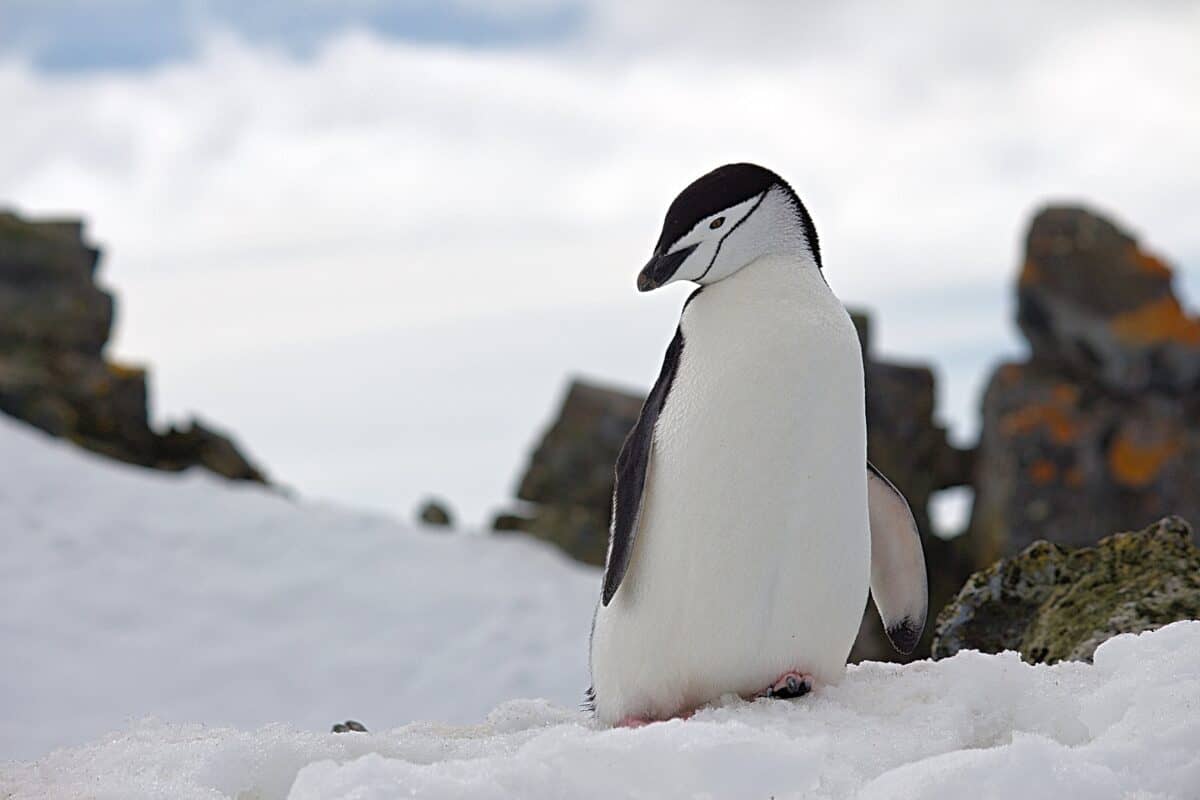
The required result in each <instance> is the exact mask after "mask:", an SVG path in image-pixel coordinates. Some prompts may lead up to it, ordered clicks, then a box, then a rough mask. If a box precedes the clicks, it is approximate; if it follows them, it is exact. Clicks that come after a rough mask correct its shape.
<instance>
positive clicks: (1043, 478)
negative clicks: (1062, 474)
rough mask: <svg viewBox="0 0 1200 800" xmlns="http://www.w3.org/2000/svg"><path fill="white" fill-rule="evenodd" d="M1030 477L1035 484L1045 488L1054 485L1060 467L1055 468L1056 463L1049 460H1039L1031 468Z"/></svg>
mask: <svg viewBox="0 0 1200 800" xmlns="http://www.w3.org/2000/svg"><path fill="white" fill-rule="evenodd" d="M1029 477H1030V478H1032V479H1033V482H1034V483H1036V484H1038V485H1040V486H1045V485H1046V484H1048V483H1053V482H1054V479H1055V478H1057V477H1058V467H1056V466H1054V462H1053V461H1050V460H1049V459H1045V458H1039V459H1038V460H1037V461H1035V462H1033V463H1032V464H1031V465H1030V466H1029Z"/></svg>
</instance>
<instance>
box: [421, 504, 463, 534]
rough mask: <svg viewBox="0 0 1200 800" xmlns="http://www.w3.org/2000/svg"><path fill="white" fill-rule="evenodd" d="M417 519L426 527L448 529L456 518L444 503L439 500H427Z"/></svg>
mask: <svg viewBox="0 0 1200 800" xmlns="http://www.w3.org/2000/svg"><path fill="white" fill-rule="evenodd" d="M417 519H418V520H420V521H421V522H422V523H424V524H425V525H431V526H433V527H438V528H448V527H450V526H451V525H453V524H454V516H453V515H452V514H451V513H450V509H448V508H447V507H446V506H445V504H444V503H439V502H438V501H437V500H426V501H425V503H424V504H423V505H422V506H421V510H420V511H418V512H417Z"/></svg>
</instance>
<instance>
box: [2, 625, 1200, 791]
mask: <svg viewBox="0 0 1200 800" xmlns="http://www.w3.org/2000/svg"><path fill="white" fill-rule="evenodd" d="M1198 789H1200V622H1180V623H1176V624H1174V625H1171V626H1169V627H1167V628H1163V629H1161V630H1159V631H1155V632H1153V633H1146V634H1141V635H1140V636H1133V635H1128V636H1121V637H1118V638H1116V639H1113V640H1111V641H1109V642H1107V643H1105V644H1104V645H1103V646H1101V648H1100V649H1099V650H1098V651H1097V652H1096V663H1095V665H1089V664H1078V663H1071V664H1061V665H1058V666H1053V667H1045V666H1038V667H1033V666H1029V665H1027V664H1023V663H1022V662H1021V661H1020V660H1019V659H1018V658H1017V657H1016V656H1015V655H1013V654H1005V655H1001V656H985V655H980V654H978V653H969V652H968V653H960V654H959V655H957V656H955V657H954V658H952V659H948V660H946V661H940V662H937V663H929V662H921V663H916V664H912V665H909V666H904V667H901V666H895V665H885V664H865V665H863V666H860V667H852V668H851V669H850V671H849V673H848V674H847V676H846V677H845V679H844V680H843V681H842V683H841V684H840V685H838V686H833V687H823V688H820V689H818V690H817V691H816V692H815V693H814V694H812V695H810V696H808V697H805V698H801V699H799V700H795V701H768V700H760V701H757V702H755V703H746V702H743V701H740V700H736V699H733V698H730V699H728V701H727V702H726V703H724V704H723V705H721V706H720V707H716V708H712V709H708V710H704V711H701V712H700V713H699V714H697V715H696V716H695V717H693V718H692V719H690V720H688V721H686V722H684V721H672V722H666V723H657V724H654V725H650V726H647V727H645V728H641V729H637V730H603V729H599V728H597V727H596V726H595V725H594V724H593V723H591V722H590V721H588V720H586V719H585V718H583V717H582V716H581V715H580V714H579V713H578V712H575V711H571V710H566V709H563V708H559V707H555V706H552V705H550V704H548V703H546V702H544V701H534V700H519V701H514V702H510V703H507V704H505V705H503V706H501V707H500V708H499V709H497V710H496V711H494V712H493V713H492V714H491V715H490V716H489V717H488V721H487V722H486V723H485V724H482V725H477V726H470V727H453V726H446V725H435V724H429V723H417V724H413V725H408V726H406V727H402V728H397V729H396V730H393V731H389V732H387V733H372V734H317V733H310V732H301V731H297V730H294V729H291V728H287V727H283V726H269V727H265V728H261V729H259V730H257V731H254V732H243V731H237V730H232V729H229V728H205V727H202V726H198V725H163V724H154V723H142V724H140V725H137V726H135V727H133V728H131V729H129V730H127V731H125V732H123V733H120V734H114V735H112V736H109V737H106V738H105V739H104V740H103V741H101V742H98V743H96V744H93V745H90V746H87V747H82V748H78V749H74V750H60V751H58V752H56V753H53V754H51V755H49V756H47V757H45V758H43V759H41V760H40V761H38V762H37V763H34V764H20V765H13V766H9V767H7V768H5V769H3V770H2V771H0V797H4V796H6V795H5V794H4V792H5V791H9V792H13V798H14V800H16V798H32V797H43V796H53V797H64V798H71V797H98V798H107V797H111V798H141V797H164V798H165V797H172V798H219V797H236V798H264V799H266V798H282V797H289V798H293V799H294V800H324V799H325V798H355V800H373V799H374V798H393V797H407V796H417V797H437V798H443V797H444V798H458V797H461V798H560V797H562V798H565V797H572V798H612V797H696V796H702V797H731V798H738V797H763V798H765V797H768V796H774V797H814V798H836V797H859V798H956V800H957V799H961V798H971V800H982V799H984V798H1019V800H1038V799H1039V798H1047V800H1049V799H1050V798H1054V800H1059V798H1064V797H1078V798H1098V799H1100V800H1103V799H1104V798H1140V799H1141V800H1150V799H1151V798H1195V797H1196V796H1197V790H1198Z"/></svg>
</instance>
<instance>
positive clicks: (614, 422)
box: [494, 313, 971, 659]
mask: <svg viewBox="0 0 1200 800" xmlns="http://www.w3.org/2000/svg"><path fill="white" fill-rule="evenodd" d="M853 317H854V321H855V326H856V328H857V330H858V332H859V338H860V340H861V341H862V344H863V349H864V353H866V362H865V363H866V383H867V427H868V443H869V455H870V458H871V460H872V461H873V462H874V463H875V464H876V465H877V466H878V467H879V468H880V469H882V470H883V471H884V473H885V474H887V475H888V477H890V478H891V479H892V481H893V482H894V483H895V484H896V486H897V487H898V488H899V489H900V490H901V491H902V492H904V494H905V496H906V497H907V498H908V499H909V502H910V504H911V506H912V509H913V514H914V516H915V517H916V518H917V522H918V525H919V526H920V528H921V530H922V532H923V533H925V535H926V543H925V546H926V557H927V560H928V562H929V567H930V569H929V572H930V577H931V581H930V584H931V590H930V595H931V601H932V602H931V606H930V607H931V608H940V607H941V603H943V602H945V601H946V600H948V599H949V598H950V597H952V596H953V594H954V592H955V591H957V590H958V588H959V587H960V586H961V585H962V581H963V580H964V579H965V578H966V576H967V575H968V574H970V561H969V557H968V556H967V554H966V553H964V548H963V547H962V545H961V543H956V542H946V541H943V540H941V539H938V538H937V537H934V536H931V535H929V531H930V525H929V510H928V504H929V498H930V495H931V494H932V493H933V492H935V491H937V490H939V489H942V488H946V487H949V486H956V485H960V484H964V483H966V482H967V480H968V479H969V477H970V474H971V466H970V465H971V454H970V453H969V452H966V451H961V450H958V449H956V448H954V447H953V446H951V445H950V444H949V443H948V442H947V440H946V432H945V429H944V428H942V427H941V426H939V425H938V424H936V422H935V421H934V418H933V408H934V377H933V373H932V371H931V370H930V369H928V368H927V367H924V366H914V365H901V364H894V363H888V362H882V361H878V360H876V359H874V358H873V357H872V356H871V354H870V325H869V321H868V319H867V317H866V315H865V314H858V313H856V314H853ZM643 399H644V398H643V396H642V395H638V394H633V393H630V392H625V391H621V390H617V389H612V388H607V387H602V386H597V385H594V384H591V383H587V382H584V381H574V382H573V383H572V384H571V385H570V387H569V388H568V390H567V393H566V396H565V397H564V399H563V403H562V407H561V408H560V410H559V413H558V416H557V417H556V418H555V420H554V422H553V423H552V424H551V426H550V428H549V429H548V430H547V431H546V434H545V435H544V436H543V438H542V440H541V442H539V444H538V445H537V447H536V449H535V450H534V452H533V455H532V456H531V458H530V462H529V466H528V468H527V469H526V471H525V474H524V476H523V477H522V479H521V482H520V486H519V487H518V490H517V497H518V498H519V499H521V500H524V501H526V502H527V503H528V508H527V509H526V510H525V513H522V514H512V513H505V514H502V515H500V516H499V517H497V518H496V521H495V524H494V527H495V529H496V530H498V531H500V530H503V531H510V530H522V531H525V532H527V533H529V534H532V535H534V536H537V537H538V538H541V539H545V540H547V541H550V542H552V543H554V544H556V545H558V546H559V547H561V548H562V549H563V550H565V551H566V552H567V553H569V554H570V555H571V556H573V557H574V558H576V559H578V560H580V561H583V562H585V563H589V564H595V565H603V563H604V558H605V554H606V550H607V547H608V523H609V515H610V513H611V504H612V491H613V464H614V463H615V462H616V460H617V455H618V454H619V453H620V450H621V445H622V444H623V443H624V441H625V437H626V435H628V433H629V430H630V429H631V428H632V427H633V425H634V423H635V422H636V421H637V416H638V413H639V411H640V410H641V406H642V401H643ZM927 653H928V635H927V637H926V641H925V642H924V644H923V645H922V646H921V647H919V648H918V650H917V651H916V654H915V655H914V657H920V656H921V655H923V654H927ZM854 656H855V658H871V659H890V658H895V657H896V653H895V650H893V649H892V647H891V645H890V644H889V643H888V641H887V638H886V637H885V636H884V634H883V630H882V628H881V626H880V625H879V622H878V618H877V616H876V615H875V612H874V610H873V609H872V610H871V611H870V613H869V614H868V615H867V616H866V617H865V619H864V623H863V630H862V632H861V634H860V637H859V643H858V645H857V646H856V649H855V654H854Z"/></svg>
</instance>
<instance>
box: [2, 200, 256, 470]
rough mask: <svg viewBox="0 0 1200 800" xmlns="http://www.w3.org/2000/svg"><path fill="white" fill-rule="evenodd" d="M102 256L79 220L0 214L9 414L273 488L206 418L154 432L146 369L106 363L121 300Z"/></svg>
mask: <svg viewBox="0 0 1200 800" xmlns="http://www.w3.org/2000/svg"><path fill="white" fill-rule="evenodd" d="M99 255H100V253H99V251H98V250H96V249H94V248H92V247H89V246H87V245H86V244H85V243H84V241H83V227H82V224H81V223H79V222H30V221H27V220H23V219H21V218H19V217H17V216H15V215H13V214H7V213H0V411H2V412H4V413H7V414H9V415H11V416H13V417H16V418H17V419H20V420H24V421H25V422H28V423H29V424H31V425H34V426H36V427H38V428H41V429H42V430H44V431H46V432H47V433H50V434H53V435H55V436H60V437H63V438H66V439H70V440H71V441H74V442H75V443H77V444H79V445H81V446H83V447H86V448H88V449H89V450H94V451H96V452H98V453H102V454H104V455H107V456H110V457H112V458H116V459H119V460H121V461H127V462H129V463H132V464H140V465H143V466H147V467H155V468H158V469H167V470H182V469H186V468H188V467H191V466H195V465H199V466H203V467H206V468H208V469H210V470H212V471H213V472H215V473H217V474H219V475H223V476H225V477H227V478H233V479H236V480H252V481H259V482H265V478H264V477H263V474H262V472H260V471H259V470H258V469H257V468H256V467H255V466H254V465H253V464H251V463H250V462H249V461H247V460H246V458H245V457H244V456H242V455H241V453H239V452H238V450H237V448H236V447H235V446H234V444H233V443H232V442H231V441H230V440H229V439H228V438H227V437H226V436H224V435H222V434H221V433H218V432H217V431H215V430H213V429H211V428H209V427H207V426H205V425H202V424H200V423H199V422H195V421H192V422H190V423H189V424H188V425H187V426H186V427H184V428H180V429H176V428H171V429H170V430H168V431H167V432H166V433H159V432H157V431H154V430H153V429H152V428H151V427H150V424H149V412H148V408H147V391H146V372H145V371H144V370H142V369H140V368H136V367H129V366H125V365H121V364H114V363H112V362H110V361H108V360H107V359H106V358H105V357H104V347H105V344H106V343H107V342H108V338H109V333H110V331H111V329H112V324H113V316H114V303H113V298H112V296H111V295H110V294H108V293H107V292H105V291H103V290H102V289H100V288H99V287H97V285H96V283H95V272H96V264H97V261H98V259H99Z"/></svg>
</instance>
